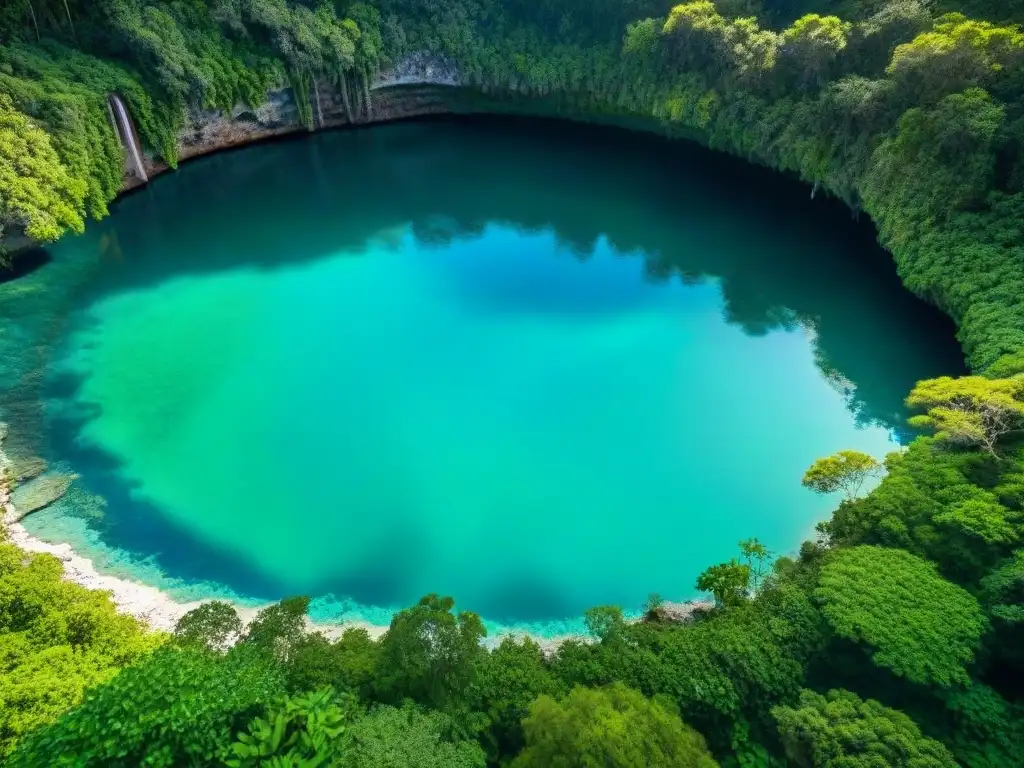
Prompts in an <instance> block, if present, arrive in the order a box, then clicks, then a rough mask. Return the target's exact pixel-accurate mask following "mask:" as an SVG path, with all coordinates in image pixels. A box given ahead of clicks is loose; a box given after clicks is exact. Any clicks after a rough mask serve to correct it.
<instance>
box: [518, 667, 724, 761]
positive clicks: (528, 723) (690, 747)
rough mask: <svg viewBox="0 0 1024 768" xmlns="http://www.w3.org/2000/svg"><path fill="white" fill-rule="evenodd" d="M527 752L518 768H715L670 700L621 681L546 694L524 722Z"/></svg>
mask: <svg viewBox="0 0 1024 768" xmlns="http://www.w3.org/2000/svg"><path fill="white" fill-rule="evenodd" d="M523 729H524V731H525V733H526V749H524V750H523V752H522V754H520V755H519V757H517V758H516V759H515V761H513V763H512V766H513V768H534V767H535V766H536V768H598V766H600V768H635V766H640V765H642V766H645V767H646V768H714V766H716V765H717V763H716V762H715V760H714V758H712V757H711V754H710V753H709V752H708V749H707V746H706V745H705V743H704V738H703V737H702V736H701V735H700V734H699V733H697V732H696V731H694V730H693V729H692V728H690V727H688V726H687V725H686V724H685V723H683V721H682V720H680V719H679V715H678V712H677V711H675V709H674V707H673V705H672V703H671V701H669V700H667V699H663V698H656V699H654V700H650V699H646V698H644V696H643V694H641V693H639V692H638V691H634V690H631V689H629V688H627V687H625V686H624V685H622V684H620V683H616V684H615V685H611V686H609V687H607V688H601V689H591V688H580V687H577V688H574V689H573V690H572V691H571V692H570V693H569V695H568V696H567V697H566V698H565V699H563V700H562V701H555V700H554V699H552V698H550V697H549V696H541V697H540V698H539V699H537V701H535V702H534V704H533V706H531V707H530V715H529V716H528V717H527V718H526V719H525V720H524V721H523Z"/></svg>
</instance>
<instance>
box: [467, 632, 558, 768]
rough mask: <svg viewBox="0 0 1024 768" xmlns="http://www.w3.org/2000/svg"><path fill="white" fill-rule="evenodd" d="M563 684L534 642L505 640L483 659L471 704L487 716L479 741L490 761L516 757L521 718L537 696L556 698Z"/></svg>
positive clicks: (526, 639)
mask: <svg viewBox="0 0 1024 768" xmlns="http://www.w3.org/2000/svg"><path fill="white" fill-rule="evenodd" d="M565 692H566V688H565V686H564V684H563V683H562V682H561V681H560V680H558V679H557V678H556V677H555V676H554V675H553V674H552V672H551V670H550V669H549V667H548V664H547V663H546V661H545V659H544V653H543V652H542V651H541V648H540V646H539V645H537V643H536V642H535V641H534V640H532V639H530V638H528V637H526V638H522V639H517V638H512V637H506V638H504V639H503V640H502V641H501V644H500V645H498V647H497V648H495V649H493V650H492V651H491V652H490V653H488V654H487V655H486V656H485V657H483V659H482V661H481V664H480V667H479V670H478V672H477V676H476V681H475V682H474V684H473V694H472V701H473V702H475V705H476V706H478V707H479V708H480V709H481V710H482V711H483V713H484V714H485V715H486V717H487V722H488V725H487V728H486V730H485V732H484V734H483V737H482V741H483V742H484V744H485V747H486V749H487V753H488V755H487V756H488V759H489V760H490V761H491V762H494V763H498V762H501V760H502V759H507V758H511V757H513V756H515V755H517V754H518V753H519V752H520V751H521V750H522V748H523V744H524V740H523V727H522V719H523V718H524V717H526V715H527V714H528V713H529V709H530V704H531V703H532V702H533V701H534V699H536V698H537V697H538V696H541V695H547V696H553V697H558V696H560V695H563V694H564V693H565Z"/></svg>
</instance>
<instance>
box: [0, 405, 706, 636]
mask: <svg viewBox="0 0 1024 768" xmlns="http://www.w3.org/2000/svg"><path fill="white" fill-rule="evenodd" d="M5 432H6V428H5V427H4V425H2V424H0V444H2V440H3V437H4V433H5ZM9 464H10V462H9V460H8V458H7V455H6V454H5V453H4V451H3V448H2V445H0V475H2V473H3V471H4V470H5V469H6V468H7V467H8V466H9ZM0 509H2V510H3V512H2V515H0V519H2V523H3V526H4V527H5V528H6V530H7V538H8V541H9V542H10V543H12V544H14V545H15V546H17V547H20V548H21V549H23V550H25V551H26V552H33V553H46V554H48V555H53V556H54V557H56V558H57V559H58V560H60V561H61V563H62V564H63V566H64V578H65V579H67V580H68V581H70V582H73V583H75V584H79V585H81V586H83V587H86V588H87V589H98V590H103V591H105V592H108V593H109V594H110V599H111V600H112V601H113V603H114V605H115V606H117V610H118V611H120V612H121V613H125V614H128V615H129V616H134V617H135V618H136V619H139V620H140V621H142V622H144V623H145V624H146V625H147V626H149V627H150V628H151V629H154V630H157V631H161V632H171V631H173V630H174V626H175V625H176V624H177V623H178V620H179V619H180V618H181V617H182V616H184V615H185V614H186V613H188V612H189V611H190V610H192V609H193V608H196V607H197V606H199V605H202V604H203V603H204V602H208V601H204V600H196V601H192V602H178V601H177V600H175V599H173V598H172V597H171V596H170V595H168V594H167V593H166V592H164V591H162V590H160V589H157V588H156V587H152V586H149V585H147V584H143V583H141V582H138V581H133V580H131V579H125V578H121V577H118V576H109V575H106V574H103V573H100V572H99V571H98V570H97V569H96V566H95V565H94V564H93V562H92V560H90V559H89V558H87V557H83V556H82V555H79V554H78V553H77V552H75V551H74V550H73V549H72V548H71V545H70V544H50V543H48V542H45V541H43V540H42V539H39V538H37V537H35V536H33V535H32V534H30V533H29V532H28V531H27V530H26V529H25V526H23V525H22V524H21V523H20V522H18V518H19V515H18V511H17V509H16V508H15V506H14V504H13V502H12V501H11V493H10V489H9V488H8V487H7V485H6V483H4V482H2V481H0ZM233 605H234V608H235V610H236V611H237V612H238V615H239V617H241V619H242V622H243V623H244V624H248V623H249V622H250V621H252V619H253V618H255V616H256V614H257V613H258V612H259V611H260V609H261V607H263V606H250V605H240V604H237V603H234V604H233ZM708 605H709V603H706V602H704V601H700V600H694V601H690V602H685V603H665V608H666V609H668V612H669V614H670V615H671V616H672V618H673V619H675V620H678V621H685V620H686V619H688V618H689V617H690V616H691V615H692V614H693V613H694V612H695V611H698V610H700V609H702V608H704V607H706V606H708ZM306 623H307V627H308V629H309V630H310V631H313V632H321V633H323V634H324V635H326V636H327V637H329V638H331V639H335V638H337V637H339V636H340V635H341V634H342V633H343V632H344V631H345V630H346V629H350V628H362V629H365V630H366V631H367V632H368V633H369V634H370V636H371V637H373V638H378V637H380V636H381V635H383V634H384V633H385V632H386V631H387V627H386V626H382V625H378V624H371V623H369V622H365V621H346V622H338V623H322V622H315V621H313V620H312V619H309V618H307V619H306ZM528 635H530V633H527V632H522V631H514V630H509V631H504V632H499V633H496V634H494V635H489V636H488V637H487V639H486V640H485V641H484V644H485V645H486V646H488V647H494V646H496V645H498V644H499V643H500V642H501V641H502V639H504V638H505V637H509V636H511V637H524V636H528ZM530 636H531V637H532V639H533V640H534V641H535V642H537V643H538V644H539V645H540V646H541V648H543V649H544V651H545V653H552V652H553V651H555V650H556V649H557V648H558V646H560V645H561V644H562V643H564V642H565V641H566V640H570V639H574V640H583V641H585V642H587V641H589V640H590V638H589V637H588V636H585V635H559V636H554V637H541V636H535V635H530Z"/></svg>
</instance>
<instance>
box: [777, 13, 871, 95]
mask: <svg viewBox="0 0 1024 768" xmlns="http://www.w3.org/2000/svg"><path fill="white" fill-rule="evenodd" d="M852 26H853V25H852V24H850V23H849V22H847V21H843V20H842V19H840V18H838V17H837V16H819V15H818V14H816V13H810V14H807V15H806V16H802V17H801V18H799V19H797V20H796V21H794V22H793V24H792V26H790V27H788V28H787V29H785V30H783V32H782V50H783V52H784V53H785V56H786V60H787V62H792V66H793V69H794V70H795V71H796V72H797V77H798V80H799V83H800V85H801V87H805V88H806V87H809V86H814V87H817V88H820V87H822V86H823V85H824V84H825V82H826V80H827V78H828V75H829V72H830V70H831V68H832V65H833V62H835V60H836V58H837V57H838V56H839V54H840V53H841V52H842V51H843V50H844V49H845V48H846V44H847V42H848V40H849V37H850V30H851V29H852Z"/></svg>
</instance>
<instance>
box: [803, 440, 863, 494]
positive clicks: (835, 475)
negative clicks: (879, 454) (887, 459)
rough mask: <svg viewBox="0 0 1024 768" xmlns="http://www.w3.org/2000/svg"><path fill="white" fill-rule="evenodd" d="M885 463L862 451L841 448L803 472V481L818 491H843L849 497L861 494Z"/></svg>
mask: <svg viewBox="0 0 1024 768" xmlns="http://www.w3.org/2000/svg"><path fill="white" fill-rule="evenodd" d="M881 469H882V465H881V464H879V463H878V461H877V460H876V459H874V458H873V457H871V456H869V455H868V454H866V453H862V452H861V451H839V452H838V453H834V454H832V455H831V456H826V457H825V458H823V459H818V460H817V461H815V462H814V463H813V464H812V465H811V466H810V467H809V468H808V470H807V471H806V472H805V473H804V479H803V481H802V482H803V484H804V485H805V486H806V487H808V488H810V489H811V490H812V491H817V492H818V493H834V492H835V491H840V490H841V491H842V492H843V493H844V494H846V498H848V499H855V498H857V497H858V496H860V491H861V488H863V487H864V483H865V482H867V481H868V480H869V479H871V478H872V477H878V475H879V474H880V472H881Z"/></svg>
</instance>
